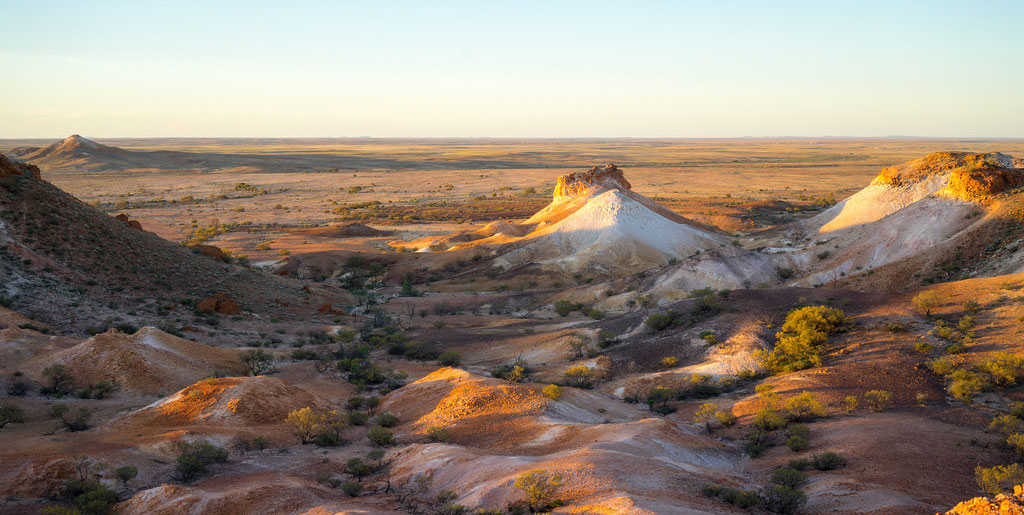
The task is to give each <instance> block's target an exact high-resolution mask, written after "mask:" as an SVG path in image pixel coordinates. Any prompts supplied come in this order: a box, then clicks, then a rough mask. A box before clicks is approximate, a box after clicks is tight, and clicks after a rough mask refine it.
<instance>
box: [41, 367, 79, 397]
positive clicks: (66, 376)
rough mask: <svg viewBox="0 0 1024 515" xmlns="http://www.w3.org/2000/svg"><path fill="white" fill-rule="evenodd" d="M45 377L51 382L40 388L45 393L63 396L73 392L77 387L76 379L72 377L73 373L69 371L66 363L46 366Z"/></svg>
mask: <svg viewBox="0 0 1024 515" xmlns="http://www.w3.org/2000/svg"><path fill="white" fill-rule="evenodd" d="M43 377H45V378H46V379H47V381H48V382H49V384H47V385H46V386H44V387H43V388H41V389H40V390H39V391H40V393H42V394H43V395H52V396H55V397H63V396H65V395H67V394H68V393H71V390H73V389H74V388H75V384H74V381H72V379H71V373H70V372H68V369H67V367H65V366H64V365H52V366H49V367H46V368H44V369H43Z"/></svg>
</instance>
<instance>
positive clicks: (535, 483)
mask: <svg viewBox="0 0 1024 515" xmlns="http://www.w3.org/2000/svg"><path fill="white" fill-rule="evenodd" d="M561 484H562V477H561V476H560V475H558V474H552V473H550V472H546V471H544V470H541V469H534V470H530V471H528V472H524V473H522V474H519V475H518V476H516V479H515V482H513V483H512V486H513V487H514V488H515V489H516V490H519V491H521V492H522V493H523V496H524V502H525V503H526V505H527V508H529V510H530V513H538V512H544V511H548V510H547V508H548V507H549V506H551V505H552V504H554V503H555V502H556V500H557V499H556V498H555V495H556V494H557V492H558V488H559V487H560V486H561Z"/></svg>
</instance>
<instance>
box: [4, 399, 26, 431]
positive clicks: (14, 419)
mask: <svg viewBox="0 0 1024 515" xmlns="http://www.w3.org/2000/svg"><path fill="white" fill-rule="evenodd" d="M24 421H25V410H23V409H22V408H21V407H20V406H18V405H17V404H11V403H4V404H3V405H2V406H0V429H3V427H4V426H6V425H7V424H20V423H22V422H24Z"/></svg>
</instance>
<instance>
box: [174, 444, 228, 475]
mask: <svg viewBox="0 0 1024 515" xmlns="http://www.w3.org/2000/svg"><path fill="white" fill-rule="evenodd" d="M178 449H179V451H180V454H179V455H178V458H177V460H176V461H177V467H176V468H175V471H176V472H177V474H178V479H180V480H181V481H183V482H185V483H191V482H192V481H195V480H196V479H198V478H200V477H201V476H203V475H205V474H206V473H207V471H208V470H209V467H210V466H211V465H213V464H215V463H224V462H226V461H228V450H227V449H225V448H223V447H217V446H216V445H213V444H212V443H210V442H207V441H205V440H203V441H196V442H182V443H181V444H180V445H179V447H178Z"/></svg>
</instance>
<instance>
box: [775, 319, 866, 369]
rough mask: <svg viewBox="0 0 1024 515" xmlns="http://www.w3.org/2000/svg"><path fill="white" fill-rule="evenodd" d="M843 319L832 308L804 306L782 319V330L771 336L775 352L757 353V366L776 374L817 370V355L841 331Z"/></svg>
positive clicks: (818, 355)
mask: <svg viewBox="0 0 1024 515" xmlns="http://www.w3.org/2000/svg"><path fill="white" fill-rule="evenodd" d="M845 323H846V315H845V314H844V313H843V312H842V311H840V310H838V309H835V308H830V307H826V306H807V307H802V308H797V309H794V310H793V311H791V312H790V313H789V315H787V316H786V322H785V323H784V324H783V325H782V330H781V331H779V332H778V333H776V334H775V338H776V343H775V348H773V349H772V350H771V351H757V352H756V353H755V357H756V358H757V359H758V361H759V362H760V364H761V366H763V367H765V368H766V369H768V370H771V371H773V372H776V373H785V372H794V371H796V370H802V369H805V368H810V367H817V366H821V354H822V352H823V351H824V347H825V344H826V343H828V337H829V336H830V335H832V334H835V333H837V332H839V331H841V330H842V328H843V325H844V324H845Z"/></svg>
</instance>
